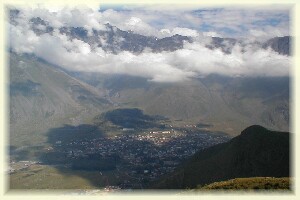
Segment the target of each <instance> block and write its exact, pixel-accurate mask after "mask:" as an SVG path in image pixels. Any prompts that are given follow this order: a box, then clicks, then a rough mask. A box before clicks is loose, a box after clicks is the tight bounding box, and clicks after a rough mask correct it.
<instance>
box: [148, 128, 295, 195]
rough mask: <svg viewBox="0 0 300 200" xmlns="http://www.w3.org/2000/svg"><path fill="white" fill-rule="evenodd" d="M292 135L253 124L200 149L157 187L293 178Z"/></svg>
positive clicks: (183, 186)
mask: <svg viewBox="0 0 300 200" xmlns="http://www.w3.org/2000/svg"><path fill="white" fill-rule="evenodd" d="M289 137H290V134H289V133H286V132H276V131H270V130H267V129H265V128H264V127H261V126H257V125H254V126H250V127H248V128H246V129H245V130H244V131H242V133H241V135H239V136H237V137H235V138H233V139H231V140H230V141H229V142H227V143H223V144H218V145H216V146H213V147H210V148H208V149H204V150H201V151H199V152H197V153H196V154H195V155H194V156H192V158H191V159H189V160H188V161H187V162H186V163H184V164H183V165H182V166H181V167H179V168H178V169H177V170H175V172H174V173H172V174H169V175H166V176H165V177H164V178H162V180H160V181H159V182H158V183H156V184H155V185H154V188H173V189H174V188H175V189H184V188H196V187H197V186H198V187H200V186H201V185H202V186H203V185H205V184H210V183H213V182H219V181H226V180H229V179H233V178H246V177H289V176H290V165H289V163H290V157H289V152H290V151H289V148H290V141H289Z"/></svg>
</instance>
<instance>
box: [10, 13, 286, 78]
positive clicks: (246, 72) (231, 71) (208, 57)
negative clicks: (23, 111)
mask: <svg viewBox="0 0 300 200" xmlns="http://www.w3.org/2000/svg"><path fill="white" fill-rule="evenodd" d="M46 12H48V14H45V13H46ZM87 12H88V13H89V15H87V16H85V15H83V14H82V13H81V12H80V10H78V9H76V10H75V11H70V12H69V11H68V12H67V11H65V12H61V13H56V14H53V13H51V12H49V11H44V12H41V11H39V12H38V11H32V13H31V14H30V16H29V15H28V16H26V17H24V18H22V19H19V24H18V25H12V24H11V25H10V35H9V38H10V46H11V48H12V49H13V50H14V51H15V52H17V53H33V54H35V55H36V56H38V57H40V58H43V59H45V60H47V61H48V62H50V63H53V64H56V65H59V66H61V67H63V68H65V69H67V70H70V71H83V72H100V73H106V74H127V75H133V76H140V77H145V78H147V79H148V80H151V81H156V82H177V81H184V80H188V79H190V78H192V77H197V76H206V75H209V74H212V73H217V74H221V75H226V76H288V75H289V66H290V62H291V61H290V58H289V57H288V56H284V55H280V54H278V53H276V52H274V51H272V50H271V49H262V48H252V46H251V45H249V46H248V47H247V48H245V47H244V48H242V47H241V46H240V45H239V44H238V43H237V44H236V45H235V46H234V48H233V49H232V53H230V54H226V53H224V52H222V51H221V50H220V49H209V48H207V47H205V44H206V43H207V42H203V40H204V38H205V37H204V36H203V34H201V33H199V32H198V31H196V30H192V29H187V28H180V27H175V28H174V29H172V31H170V30H169V29H166V30H164V31H163V30H156V29H154V28H153V30H156V31H160V32H161V34H169V35H170V34H173V33H172V32H177V34H180V33H181V34H184V33H185V34H187V35H189V36H192V37H194V42H193V43H188V42H187V43H185V44H184V47H183V48H182V49H179V50H176V51H173V52H168V51H163V52H160V53H153V52H151V51H149V50H145V51H143V52H142V53H140V54H138V55H137V54H133V53H131V52H127V51H123V52H120V53H118V54H112V53H109V52H105V51H104V50H103V49H102V48H101V47H97V48H91V46H90V45H89V44H87V43H85V42H83V41H81V40H78V39H72V40H71V39H70V38H69V37H67V36H66V35H64V34H61V33H60V32H59V30H58V28H59V27H61V26H63V25H66V24H68V25H71V26H72V25H73V26H75V27H85V28H86V29H87V30H90V31H91V30H92V29H96V30H99V29H102V28H103V27H102V25H103V24H102V23H100V22H101V20H102V19H103V16H102V15H103V14H99V13H98V12H95V11H93V10H85V11H84V13H87ZM110 12H112V11H110ZM25 13H30V12H25ZM66 13H67V14H66ZM34 15H35V16H40V17H43V19H45V20H46V19H47V21H51V20H52V21H53V22H51V23H54V24H56V25H57V26H56V27H55V26H53V27H54V32H53V34H52V35H51V34H48V33H45V34H41V35H36V34H35V33H34V32H33V31H32V30H31V28H30V26H29V25H28V23H29V21H28V20H29V19H30V18H31V17H33V16H34ZM51 15H58V16H60V17H61V19H60V20H59V19H58V18H57V17H56V18H55V19H54V17H53V18H51ZM81 18H84V19H81ZM62 19H63V20H62ZM26 20H27V21H26ZM83 22H84V23H83ZM103 23H104V22H103ZM126 23H127V24H126ZM138 23H143V22H142V21H141V20H140V18H138V17H136V18H132V17H131V18H129V20H128V21H125V26H135V25H136V24H138ZM143 26H145V27H146V26H149V25H148V24H142V26H141V27H143ZM41 28H42V27H41ZM147 29H151V27H150V26H149V27H148V28H147ZM168 31H169V32H168ZM210 34H217V33H210ZM242 49H243V50H242Z"/></svg>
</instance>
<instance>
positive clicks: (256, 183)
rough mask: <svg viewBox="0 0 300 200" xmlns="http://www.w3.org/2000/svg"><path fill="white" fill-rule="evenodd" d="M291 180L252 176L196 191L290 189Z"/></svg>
mask: <svg viewBox="0 0 300 200" xmlns="http://www.w3.org/2000/svg"><path fill="white" fill-rule="evenodd" d="M290 184H291V180H290V178H288V177H284V178H274V177H252V178H236V179H231V180H227V181H221V182H215V183H211V184H209V185H205V186H202V187H201V186H199V187H197V188H196V191H197V190H199V191H202V190H290V189H291V186H290Z"/></svg>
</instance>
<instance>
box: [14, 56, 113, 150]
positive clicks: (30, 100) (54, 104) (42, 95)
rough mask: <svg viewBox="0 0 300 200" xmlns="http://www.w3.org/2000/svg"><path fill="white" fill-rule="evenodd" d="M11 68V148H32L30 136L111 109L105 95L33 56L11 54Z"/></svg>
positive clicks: (80, 121)
mask: <svg viewBox="0 0 300 200" xmlns="http://www.w3.org/2000/svg"><path fill="white" fill-rule="evenodd" d="M9 66H10V129H11V130H10V136H11V140H12V141H11V145H16V143H17V141H19V142H20V141H23V142H25V141H26V142H25V143H28V144H30V140H31V139H32V137H27V136H28V135H27V134H28V133H33V132H35V135H36V137H39V136H38V135H39V134H40V133H39V132H41V131H45V130H47V128H52V127H55V126H57V125H59V124H63V123H69V124H73V125H77V124H81V123H82V122H83V121H84V120H85V119H88V118H92V117H93V116H94V115H96V114H99V112H101V111H103V110H105V109H107V108H108V107H110V106H111V104H110V103H109V102H108V101H107V100H106V99H105V98H104V97H103V94H101V91H98V90H96V89H95V88H93V87H92V86H90V85H87V84H85V83H83V82H80V81H78V80H76V79H74V78H72V77H70V76H69V75H67V74H65V73H64V72H62V71H60V70H58V69H55V68H54V67H53V66H50V65H48V64H46V63H43V62H41V61H39V60H37V59H36V58H34V57H32V56H28V55H27V56H26V55H22V56H20V55H17V54H14V53H11V54H10V65H9ZM93 114H94V115H93Z"/></svg>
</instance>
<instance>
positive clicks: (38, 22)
mask: <svg viewBox="0 0 300 200" xmlns="http://www.w3.org/2000/svg"><path fill="white" fill-rule="evenodd" d="M18 15H19V11H18V10H11V11H10V22H11V23H12V24H17V21H16V20H15V18H16V17H18ZM30 24H31V29H32V30H33V32H34V33H35V34H37V35H42V34H45V33H48V34H53V31H54V28H53V27H51V26H50V25H49V22H47V21H46V20H44V19H42V18H40V17H33V18H31V20H30ZM40 26H43V27H45V28H43V29H41V28H40ZM105 29H106V30H99V31H97V30H95V29H93V31H92V33H90V34H89V33H88V30H87V29H85V28H84V27H61V28H59V32H60V33H61V34H66V35H67V36H68V37H69V38H70V39H78V40H82V41H84V42H86V43H88V44H89V45H90V46H91V48H92V49H93V48H97V47H101V48H102V49H103V50H105V51H107V52H112V53H115V54H116V53H119V52H121V51H129V52H133V53H141V52H142V51H144V50H145V49H150V50H152V52H161V51H175V50H178V49H182V48H183V45H184V43H185V42H188V43H192V42H193V40H194V38H193V37H188V36H182V35H178V34H176V35H173V36H170V37H165V38H157V37H154V36H144V35H140V34H137V33H134V32H132V31H124V30H121V29H119V28H118V27H116V26H112V25H111V24H109V23H107V24H105ZM290 39H291V37H290V36H284V37H275V38H272V39H269V40H267V41H264V42H258V41H254V42H251V43H250V45H252V46H255V47H256V48H264V49H266V48H271V49H272V50H274V51H276V52H278V53H279V54H282V55H291V53H290ZM202 40H205V41H206V43H207V44H206V47H207V48H210V49H215V48H218V49H221V50H222V51H223V52H224V53H227V54H228V53H231V50H232V48H233V46H234V45H236V44H239V45H240V46H242V47H245V46H246V45H249V43H245V40H244V39H234V38H220V37H209V36H207V37H204V38H202Z"/></svg>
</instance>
